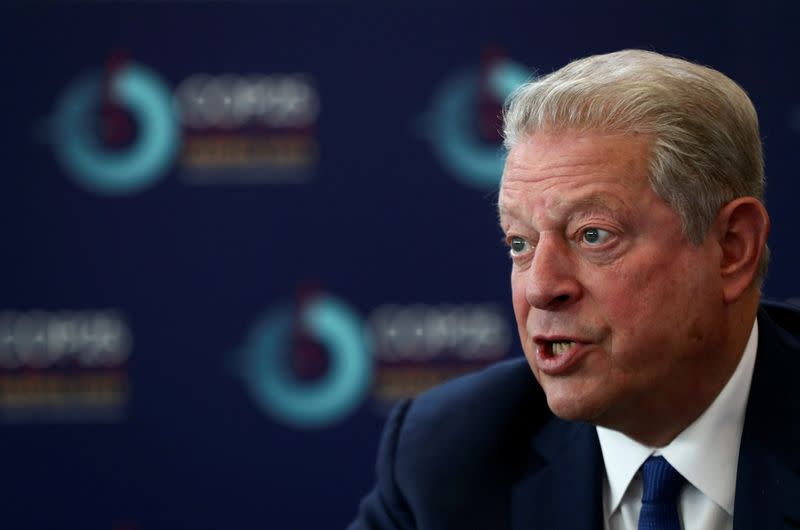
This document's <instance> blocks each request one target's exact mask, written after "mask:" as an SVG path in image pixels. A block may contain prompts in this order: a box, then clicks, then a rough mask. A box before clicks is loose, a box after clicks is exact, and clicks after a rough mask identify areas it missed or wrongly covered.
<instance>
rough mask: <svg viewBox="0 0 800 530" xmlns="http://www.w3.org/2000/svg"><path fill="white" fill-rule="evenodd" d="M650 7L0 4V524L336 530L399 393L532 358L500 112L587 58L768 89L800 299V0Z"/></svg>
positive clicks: (792, 288)
mask: <svg viewBox="0 0 800 530" xmlns="http://www.w3.org/2000/svg"><path fill="white" fill-rule="evenodd" d="M555 4H559V5H555ZM561 4H563V5H561ZM567 4H569V5H567ZM644 4H646V5H642V6H639V7H636V8H633V7H632V6H623V5H615V4H607V5H604V3H603V2H588V1H576V2H571V3H569V2H568V3H566V4H564V3H553V4H544V3H539V2H528V3H527V5H523V6H513V5H506V4H503V3H501V4H499V5H496V6H494V7H492V6H490V5H488V2H487V3H486V5H483V6H480V5H475V6H473V5H468V4H459V3H455V2H453V3H448V4H447V5H434V6H424V5H422V4H421V3H419V4H416V5H403V4H400V3H390V4H389V5H387V6H378V5H376V4H374V3H344V2H335V1H329V2H322V3H320V2H297V3H295V2H291V1H285V2H275V3H234V4H229V3H219V2H198V3H192V2H143V3H137V2H85V3H80V2H75V3H60V4H58V3H32V2H24V3H20V4H17V5H6V6H4V7H2V8H0V19H1V20H0V36H1V38H2V63H0V64H1V65H2V78H1V79H2V81H0V83H2V92H0V93H2V96H3V97H2V104H3V108H2V121H3V133H2V134H3V137H2V143H1V145H2V147H0V153H2V159H0V168H1V173H0V219H1V220H2V222H1V223H0V244H2V250H0V257H1V258H2V262H1V264H0V273H1V275H0V450H1V451H2V457H1V458H0V461H2V465H0V506H2V508H1V509H0V528H4V529H12V530H16V529H54V530H61V529H65V530H67V529H68V530H92V529H109V530H151V529H167V528H168V529H176V528H187V529H220V530H224V529H238V528H242V529H250V528H266V529H271V530H272V529H277V530H284V529H285V530H298V529H300V530H302V529H310V530H317V529H319V530H327V529H336V528H342V527H344V526H345V525H346V524H347V522H348V521H349V520H350V519H351V518H352V517H353V515H354V514H355V511H356V507H357V503H358V500H359V498H360V497H361V496H362V495H363V494H364V493H365V492H366V491H367V490H368V488H369V487H370V485H371V483H372V480H373V463H374V457H375V450H376V447H377V443H378V436H379V433H380V430H381V426H382V423H383V421H384V419H385V417H386V413H387V411H388V410H389V409H390V407H391V406H392V404H393V403H395V402H396V401H397V400H399V399H402V398H405V397H409V396H414V395H416V394H418V393H419V392H421V391H423V390H425V389H426V388H429V387H430V386H432V385H435V384H437V383H439V382H441V381H444V380H447V379H449V378H452V377H455V376H457V375H459V374H462V373H465V372H469V371H472V370H476V369H480V368H481V367H483V366H486V365H487V364H489V363H492V362H495V361H496V360H498V359H501V358H506V357H510V356H516V355H520V354H521V353H520V350H519V346H518V343H517V339H516V336H515V334H514V333H515V331H514V326H513V314H512V310H511V304H510V288H509V279H508V275H509V261H508V258H507V256H506V252H505V249H504V247H503V245H502V244H501V243H500V239H501V232H500V230H499V229H498V228H497V222H496V213H495V201H496V187H497V184H498V178H499V175H500V173H501V170H502V164H503V153H502V151H501V150H500V138H499V134H498V126H499V122H498V113H499V111H500V109H501V106H502V102H503V100H504V98H505V97H506V96H507V95H508V94H509V92H510V91H512V90H513V89H514V88H515V87H516V86H518V85H519V84H520V83H521V82H523V81H524V80H526V79H528V78H531V77H532V76H535V75H537V74H541V73H543V72H549V71H552V70H553V69H555V68H558V67H560V66H562V65H563V64H565V63H566V62H567V61H569V60H570V59H573V58H577V57H582V56H585V55H588V54H592V53H600V52H607V51H612V50H616V49H621V48H626V47H638V48H647V49H654V50H656V51H661V52H665V53H670V54H676V55H680V56H683V57H686V58H688V59H691V60H695V61H698V62H702V63H705V64H708V65H710V66H713V67H715V68H718V69H720V70H722V71H723V72H726V73H727V74H729V75H730V76H731V77H732V78H734V79H735V80H737V81H738V82H739V83H740V84H742V85H743V86H744V87H745V89H746V90H747V91H748V92H749V93H750V95H751V96H752V98H753V100H754V102H755V104H756V107H757V108H758V111H759V115H760V118H761V123H762V132H763V137H764V142H765V152H766V162H767V175H768V193H767V202H768V207H769V210H770V212H771V215H772V220H773V230H772V235H771V239H770V243H771V247H772V250H773V263H772V267H771V271H770V275H769V279H768V281H767V283H766V288H765V290H766V295H767V296H768V297H770V298H773V299H779V300H789V299H795V300H800V276H798V274H797V266H798V263H800V245H798V244H797V241H798V238H797V235H798V221H800V217H798V215H800V214H798V207H797V202H798V199H799V198H800V183H799V181H798V177H797V174H798V168H799V167H800V90H798V82H800V73H799V72H798V70H800V59H798V57H799V53H800V37H798V34H799V33H800V17H798V16H797V15H798V11H797V9H796V8H794V7H792V6H791V5H790V4H792V3H791V2H785V4H786V5H785V6H781V5H779V4H775V5H772V4H770V3H769V2H753V1H752V0H750V1H748V2H736V1H727V2H720V3H699V4H698V5H691V6H690V5H689V4H688V3H687V4H685V5H683V4H681V3H663V2H659V3H644Z"/></svg>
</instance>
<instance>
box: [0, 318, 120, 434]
mask: <svg viewBox="0 0 800 530" xmlns="http://www.w3.org/2000/svg"><path fill="white" fill-rule="evenodd" d="M131 342H132V341H131V332H130V328H129V326H128V324H127V322H126V320H125V318H124V317H123V316H122V315H121V314H119V313H118V312H116V311H110V310H102V311H95V310H82V311H41V310H34V311H13V310H7V311H0V420H2V421H4V422H12V423H30V422H48V423H51V422H57V423H62V422H77V423H85V422H110V421H119V420H121V419H123V418H124V416H125V413H126V407H127V403H128V394H129V392H128V374H127V363H128V358H129V356H130V352H131Z"/></svg>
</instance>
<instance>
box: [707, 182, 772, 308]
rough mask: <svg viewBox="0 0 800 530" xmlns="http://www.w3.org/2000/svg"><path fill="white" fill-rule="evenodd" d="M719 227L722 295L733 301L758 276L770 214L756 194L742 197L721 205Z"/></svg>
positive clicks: (729, 301) (727, 300) (728, 301)
mask: <svg viewBox="0 0 800 530" xmlns="http://www.w3.org/2000/svg"><path fill="white" fill-rule="evenodd" d="M716 227H717V230H718V231H717V236H718V237H719V244H720V248H721V250H722V256H721V258H722V259H721V260H720V276H721V279H722V286H723V296H724V299H725V302H727V303H731V302H734V301H736V300H737V299H738V298H739V297H740V296H741V295H742V293H743V292H744V291H745V290H746V289H747V288H748V287H749V286H750V285H751V284H752V283H753V282H754V281H755V280H756V279H757V278H756V277H757V275H758V272H759V266H760V264H761V259H762V256H763V255H764V253H765V252H766V243H767V234H768V233H769V215H767V210H766V208H764V205H763V204H761V201H759V200H758V199H756V198H755V197H740V198H738V199H734V200H732V201H731V202H729V203H728V204H726V205H725V206H723V207H722V209H720V211H719V214H717V223H716Z"/></svg>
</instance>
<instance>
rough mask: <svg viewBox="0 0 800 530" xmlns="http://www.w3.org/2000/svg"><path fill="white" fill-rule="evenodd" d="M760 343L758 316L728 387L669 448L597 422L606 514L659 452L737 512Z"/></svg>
mask: <svg viewBox="0 0 800 530" xmlns="http://www.w3.org/2000/svg"><path fill="white" fill-rule="evenodd" d="M757 345H758V321H756V322H754V323H753V329H752V331H751V332H750V338H749V339H748V340H747V346H745V349H744V353H743V354H742V358H741V359H740V360H739V364H738V365H737V366H736V370H735V371H734V372H733V375H732V376H731V378H730V379H729V380H728V382H727V383H726V384H725V387H724V388H723V389H722V391H721V392H720V393H719V395H718V396H717V397H716V398H715V399H714V401H713V402H712V403H711V405H710V406H709V407H708V408H707V409H706V410H705V412H703V414H701V415H700V417H699V418H697V419H696V420H695V421H694V422H693V423H692V424H691V425H689V426H688V427H687V428H686V429H684V430H683V431H682V432H681V433H680V434H679V435H678V436H677V437H676V438H675V439H674V440H672V442H670V443H669V445H667V446H666V447H661V448H658V449H656V448H654V447H648V446H646V445H642V444H640V443H639V442H637V441H636V440H633V439H631V438H629V437H627V436H626V435H624V434H622V433H621V432H618V431H614V430H611V429H607V428H605V427H597V436H598V438H599V439H600V447H601V449H602V451H603V461H604V463H605V468H606V478H607V480H608V496H607V497H606V498H605V499H604V502H605V503H606V506H607V508H608V511H607V512H606V513H608V514H612V513H614V511H616V509H617V508H618V507H619V504H620V502H621V501H622V497H623V495H624V494H625V491H626V490H627V489H628V486H629V485H630V483H631V480H633V477H634V475H635V474H636V472H637V471H638V470H639V468H640V467H641V466H642V464H643V463H644V461H645V460H647V457H649V456H650V455H651V454H653V453H655V452H658V453H660V454H661V455H662V456H663V457H664V458H665V459H666V460H667V461H668V462H669V463H670V464H671V465H672V467H674V468H675V469H676V470H678V472H679V473H680V474H681V475H683V476H684V477H685V478H686V480H687V481H688V482H690V483H691V484H692V485H693V486H694V487H696V488H697V489H698V490H700V491H701V492H702V493H703V495H705V496H707V497H708V498H710V499H711V500H712V501H714V502H715V503H716V504H718V505H719V506H720V507H721V508H723V509H724V510H725V511H726V512H727V513H728V514H729V515H731V516H732V515H733V502H734V494H735V490H736V471H737V467H738V465H737V464H736V463H738V461H739V442H740V441H741V437H742V428H743V426H744V413H745V408H746V406H747V397H748V395H749V393H750V383H751V381H752V378H753V367H754V366H755V360H756V348H757ZM731 462H734V465H731Z"/></svg>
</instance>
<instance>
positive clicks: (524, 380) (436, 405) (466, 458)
mask: <svg viewBox="0 0 800 530" xmlns="http://www.w3.org/2000/svg"><path fill="white" fill-rule="evenodd" d="M758 322H759V340H758V354H757V358H756V365H755V371H754V374H753V382H752V385H751V389H750V397H749V399H748V404H747V411H746V415H745V423H744V430H743V432H742V441H741V447H740V451H739V463H738V466H739V469H738V475H737V480H736V500H735V505H734V520H733V528H734V530H744V529H756V528H758V529H784V528H800V343H798V342H797V340H796V337H794V336H793V334H794V335H796V334H797V333H798V332H800V314H798V313H795V312H794V311H793V310H791V309H789V308H787V307H785V306H778V305H764V306H762V308H761V309H760V310H759V314H758ZM603 473H604V468H603V457H602V453H601V451H600V444H599V442H598V439H597V433H596V430H595V428H594V426H592V425H589V424H587V423H581V422H568V421H564V420H561V419H558V418H556V417H554V416H553V415H552V414H551V413H550V412H549V410H548V409H547V404H546V401H545V397H544V394H543V392H542V390H541V388H540V387H539V386H538V384H537V383H536V380H535V379H534V377H533V374H532V373H531V370H530V368H529V367H528V364H527V362H526V361H525V359H514V360H511V361H506V362H502V363H499V364H497V365H494V366H492V367H490V368H488V369H487V370H484V371H482V372H479V373H476V374H473V375H469V376H466V377H463V378H460V379H457V380H454V381H451V382H449V383H447V384H445V385H443V386H441V387H438V388H435V389H433V390H431V391H429V392H427V393H425V394H423V395H421V396H420V397H418V398H416V399H415V400H413V401H406V402H403V403H401V404H400V405H399V406H398V407H396V408H395V409H394V411H393V413H392V415H391V417H390V418H389V421H388V423H387V425H386V428H385V430H384V433H383V438H382V440H381V444H380V449H379V452H378V464H377V483H376V485H375V487H374V489H373V490H372V491H371V492H370V493H369V494H368V495H367V496H366V497H365V499H364V500H363V501H362V503H361V507H360V510H359V513H358V517H357V519H356V520H355V521H354V522H353V523H352V524H351V526H350V530H365V529H383V530H390V529H391V530H395V529H397V530H399V529H419V530H455V529H459V530H462V529H463V530H467V529H469V530H477V529H488V530H503V529H515V530H522V529H524V530H537V529H544V530H551V529H553V530H555V529H595V528H598V529H602V528H603V522H602V514H603V509H602V500H601V495H602V493H601V492H602V483H603Z"/></svg>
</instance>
